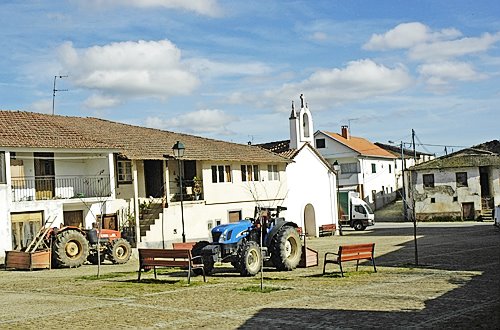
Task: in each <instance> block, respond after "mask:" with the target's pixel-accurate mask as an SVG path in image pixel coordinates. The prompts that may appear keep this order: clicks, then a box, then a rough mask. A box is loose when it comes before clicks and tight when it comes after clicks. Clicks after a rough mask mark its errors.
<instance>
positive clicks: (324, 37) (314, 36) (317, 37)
mask: <svg viewBox="0 0 500 330" xmlns="http://www.w3.org/2000/svg"><path fill="white" fill-rule="evenodd" d="M311 39H312V40H316V41H325V40H327V39H328V35H327V34H326V33H325V32H319V31H316V32H314V33H313V34H312V35H311Z"/></svg>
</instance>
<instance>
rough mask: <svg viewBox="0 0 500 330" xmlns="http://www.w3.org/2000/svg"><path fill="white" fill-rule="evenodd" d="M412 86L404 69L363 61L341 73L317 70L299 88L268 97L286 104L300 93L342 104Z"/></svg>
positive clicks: (317, 100)
mask: <svg viewBox="0 0 500 330" xmlns="http://www.w3.org/2000/svg"><path fill="white" fill-rule="evenodd" d="M412 82H413V80H412V78H411V76H410V75H409V73H408V71H407V69H406V68H405V67H403V66H402V65H398V66H396V67H394V68H389V67H386V66H384V65H381V64H377V63H375V62H374V61H372V60H370V59H364V60H359V61H352V62H349V63H348V65H347V66H346V67H345V68H342V69H338V68H334V69H328V70H327V69H323V70H318V71H316V72H314V73H313V74H312V75H311V76H310V77H309V78H308V79H306V80H304V81H302V82H300V83H297V84H287V85H285V86H283V87H282V88H281V89H280V90H279V91H276V92H270V93H267V96H268V97H276V98H278V99H280V101H281V102H284V99H283V98H286V97H290V96H294V95H296V94H297V93H298V92H297V91H300V92H302V93H304V94H305V95H307V97H308V98H309V99H314V100H315V102H318V103H319V102H320V101H321V102H325V101H334V102H342V101H346V100H360V99H366V98H369V97H374V96H381V95H387V94H392V93H396V92H398V91H401V90H403V89H405V88H407V87H408V86H410V85H411V84H412ZM282 104H284V103H282ZM286 104H288V103H286Z"/></svg>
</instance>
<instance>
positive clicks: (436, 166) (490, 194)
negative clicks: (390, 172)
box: [409, 140, 500, 220]
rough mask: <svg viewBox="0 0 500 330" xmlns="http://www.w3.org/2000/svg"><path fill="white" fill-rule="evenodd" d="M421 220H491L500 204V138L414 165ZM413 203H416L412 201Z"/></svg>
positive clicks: (412, 186) (413, 196)
mask: <svg viewBox="0 0 500 330" xmlns="http://www.w3.org/2000/svg"><path fill="white" fill-rule="evenodd" d="M410 171H411V175H410V180H409V181H410V182H409V195H410V201H413V200H414V201H415V216H416V219H417V220H476V219H483V220H491V219H492V213H493V209H494V208H495V206H496V205H500V141H498V140H494V141H490V142H486V143H483V144H481V145H478V146H475V147H471V148H467V149H463V150H460V151H457V152H454V153H452V154H449V155H446V156H442V157H439V158H436V159H434V160H431V161H428V162H425V163H423V164H420V165H416V166H414V167H412V168H410ZM410 207H412V205H410Z"/></svg>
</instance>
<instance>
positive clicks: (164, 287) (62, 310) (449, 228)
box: [0, 222, 500, 329]
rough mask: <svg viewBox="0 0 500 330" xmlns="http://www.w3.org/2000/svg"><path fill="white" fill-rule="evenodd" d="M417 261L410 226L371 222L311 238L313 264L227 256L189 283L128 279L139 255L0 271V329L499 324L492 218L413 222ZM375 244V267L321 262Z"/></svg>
mask: <svg viewBox="0 0 500 330" xmlns="http://www.w3.org/2000/svg"><path fill="white" fill-rule="evenodd" d="M417 237H418V240H417V248H418V264H419V265H418V266H416V265H415V261H416V260H415V244H414V239H413V226H412V224H411V223H377V224H376V225H375V226H373V227H370V228H368V229H367V230H366V231H363V232H356V231H353V230H351V229H346V230H344V235H343V236H331V237H321V238H316V239H309V240H308V241H307V245H308V247H311V248H314V249H316V250H318V252H319V255H320V258H319V259H320V262H319V265H318V266H316V267H310V268H307V269H303V268H301V269H297V270H294V271H292V272H276V271H274V270H273V269H272V268H269V269H265V271H264V285H265V287H266V288H271V289H272V290H274V291H271V292H268V293H261V292H255V290H248V289H249V288H253V287H258V286H259V283H260V281H259V280H260V276H259V275H258V276H256V277H255V278H242V277H240V276H239V275H238V274H237V273H236V272H234V271H233V270H232V269H231V268H230V267H228V265H225V264H224V265H221V266H220V267H218V268H217V272H216V273H215V274H213V275H212V276H209V277H208V282H207V283H203V280H202V278H201V277H195V278H194V279H192V283H191V285H187V282H186V277H185V274H186V273H185V272H184V271H179V270H169V271H167V272H164V273H163V274H162V275H159V277H158V280H156V281H155V280H154V279H153V275H152V274H151V273H147V274H146V275H145V276H144V278H145V280H144V281H143V282H141V283H137V282H136V281H135V280H136V276H137V275H136V270H137V268H138V265H137V260H132V261H130V262H129V263H128V264H126V265H103V266H102V267H101V270H100V275H101V276H100V278H99V279H96V278H95V275H96V272H97V269H96V266H91V265H85V266H83V267H80V268H77V269H53V270H40V271H32V272H26V271H4V270H0V328H2V329H40V328H45V329H54V328H59V329H61V328H62V329H67V328H73V329H90V328H103V327H104V328H107V329H108V328H109V329H118V328H132V329H136V328H138V329H156V328H165V329H172V328H183V329H185V328H206V329H236V328H241V329H254V328H257V329H269V328H275V329H306V328H320V329H335V328H338V329H349V328H418V329H421V328H459V329H471V328H484V329H495V328H497V329H498V328H500V320H499V315H500V232H499V230H498V228H496V227H494V226H493V225H492V223H491V222H490V223H480V222H465V223H420V224H419V225H418V228H417ZM366 242H375V244H376V248H375V254H376V263H377V270H378V272H377V273H374V272H373V268H372V267H371V266H370V265H369V264H363V265H362V266H360V269H359V271H358V272H356V271H355V263H353V264H348V265H347V276H346V277H345V278H341V277H340V274H339V269H338V266H336V265H332V264H330V265H328V268H327V270H328V271H329V272H331V273H329V274H327V275H325V276H323V275H322V274H321V272H322V266H323V265H322V260H323V255H324V253H325V251H336V250H337V248H338V246H339V245H340V244H354V243H366Z"/></svg>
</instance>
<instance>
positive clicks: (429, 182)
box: [422, 174, 434, 188]
mask: <svg viewBox="0 0 500 330" xmlns="http://www.w3.org/2000/svg"><path fill="white" fill-rule="evenodd" d="M422 180H423V181H424V187H425V188H432V187H434V174H424V175H423V176H422Z"/></svg>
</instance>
